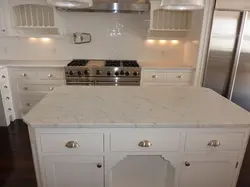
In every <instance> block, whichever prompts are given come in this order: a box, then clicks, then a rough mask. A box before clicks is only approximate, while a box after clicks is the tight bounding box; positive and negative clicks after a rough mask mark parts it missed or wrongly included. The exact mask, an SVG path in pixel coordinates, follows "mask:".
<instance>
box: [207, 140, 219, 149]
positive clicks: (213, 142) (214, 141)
mask: <svg viewBox="0 0 250 187" xmlns="http://www.w3.org/2000/svg"><path fill="white" fill-rule="evenodd" d="M207 145H208V146H209V147H219V146H220V145H221V143H220V141H218V140H212V141H210V142H208V144H207Z"/></svg>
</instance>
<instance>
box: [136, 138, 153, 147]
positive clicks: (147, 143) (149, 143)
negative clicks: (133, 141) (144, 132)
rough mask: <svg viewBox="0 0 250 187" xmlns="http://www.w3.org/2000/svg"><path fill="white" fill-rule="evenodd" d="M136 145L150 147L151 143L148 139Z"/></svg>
mask: <svg viewBox="0 0 250 187" xmlns="http://www.w3.org/2000/svg"><path fill="white" fill-rule="evenodd" d="M138 146H140V147H151V146H152V143H151V142H150V141H148V140H144V141H141V142H140V143H139V144H138Z"/></svg>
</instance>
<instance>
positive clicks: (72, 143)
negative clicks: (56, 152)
mask: <svg viewBox="0 0 250 187" xmlns="http://www.w3.org/2000/svg"><path fill="white" fill-rule="evenodd" d="M65 146H66V147H67V148H78V147H80V144H79V143H77V142H75V141H69V142H68V143H66V145H65Z"/></svg>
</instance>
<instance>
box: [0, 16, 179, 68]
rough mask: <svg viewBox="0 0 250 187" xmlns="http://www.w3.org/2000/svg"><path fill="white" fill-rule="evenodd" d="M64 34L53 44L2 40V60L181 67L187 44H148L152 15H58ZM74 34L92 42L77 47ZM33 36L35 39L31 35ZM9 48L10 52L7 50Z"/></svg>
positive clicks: (13, 39)
mask: <svg viewBox="0 0 250 187" xmlns="http://www.w3.org/2000/svg"><path fill="white" fill-rule="evenodd" d="M58 16H59V17H60V19H58V21H57V24H58V25H59V27H60V32H62V33H64V34H66V35H67V36H65V37H62V38H53V39H52V40H51V41H50V42H42V41H41V40H39V39H37V40H34V41H33V40H28V38H16V37H8V38H0V58H5V59H12V60H64V59H73V58H89V59H136V60H141V61H161V62H162V61H168V62H172V63H177V64H181V63H182V62H183V55H184V41H180V43H179V44H178V45H171V42H166V44H164V45H162V44H159V42H155V43H154V44H148V43H147V42H145V40H146V35H147V29H148V21H147V20H148V19H149V14H141V15H139V14H112V13H82V12H81V13H79V12H78V13H76V12H58ZM74 32H87V33H91V35H92V42H91V43H89V44H88V43H87V44H82V45H76V44H73V42H72V38H71V37H72V34H73V33H74ZM31 37H32V36H31ZM6 47H7V48H8V53H6V52H4V50H3V49H4V48H6Z"/></svg>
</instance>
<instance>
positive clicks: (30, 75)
mask: <svg viewBox="0 0 250 187" xmlns="http://www.w3.org/2000/svg"><path fill="white" fill-rule="evenodd" d="M11 76H12V77H13V78H15V79H26V80H33V79H41V80H57V79H63V69H62V68H29V69H22V68H20V69H12V70H11Z"/></svg>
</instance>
